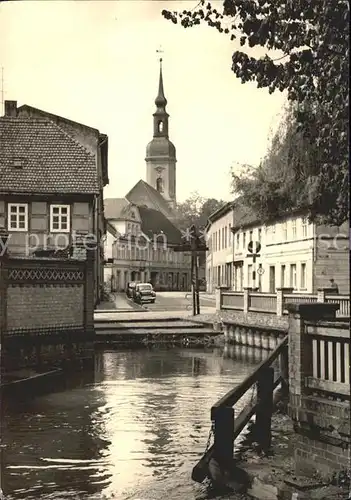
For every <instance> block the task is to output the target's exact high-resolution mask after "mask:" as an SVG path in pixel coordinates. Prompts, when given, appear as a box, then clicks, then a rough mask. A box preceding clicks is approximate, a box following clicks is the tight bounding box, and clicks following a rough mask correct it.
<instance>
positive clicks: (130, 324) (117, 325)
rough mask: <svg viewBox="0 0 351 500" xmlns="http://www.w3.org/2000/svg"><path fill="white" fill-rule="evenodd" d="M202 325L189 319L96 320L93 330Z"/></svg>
mask: <svg viewBox="0 0 351 500" xmlns="http://www.w3.org/2000/svg"><path fill="white" fill-rule="evenodd" d="M201 327H202V325H199V324H196V323H192V322H190V321H182V320H178V321H177V320H173V321H169V320H168V321H159V320H154V321H116V322H110V321H108V322H104V323H102V322H98V323H96V324H95V330H100V329H102V330H105V329H106V328H108V329H113V330H137V329H139V328H143V329H144V330H153V329H154V328H157V329H159V328H162V329H167V330H168V329H170V328H179V329H184V328H186V329H194V328H201Z"/></svg>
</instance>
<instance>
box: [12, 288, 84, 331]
mask: <svg viewBox="0 0 351 500" xmlns="http://www.w3.org/2000/svg"><path fill="white" fill-rule="evenodd" d="M83 301H84V285H83V284H77V285H65V284H63V283H59V284H49V285H41V286H35V285H34V286H33V285H29V286H13V285H10V286H9V287H8V290H7V333H11V331H18V330H21V329H23V328H25V329H26V330H33V329H38V330H42V329H45V328H47V327H49V328H51V327H52V326H53V325H54V326H57V327H65V326H66V327H69V328H71V327H75V328H82V325H83V322H84V304H83Z"/></svg>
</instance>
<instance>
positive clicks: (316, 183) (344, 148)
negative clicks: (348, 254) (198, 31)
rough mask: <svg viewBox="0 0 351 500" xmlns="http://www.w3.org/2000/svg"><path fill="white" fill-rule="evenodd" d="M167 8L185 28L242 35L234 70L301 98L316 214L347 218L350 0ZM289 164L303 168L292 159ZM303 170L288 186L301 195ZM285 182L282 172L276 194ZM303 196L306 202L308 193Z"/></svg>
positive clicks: (253, 0)
mask: <svg viewBox="0 0 351 500" xmlns="http://www.w3.org/2000/svg"><path fill="white" fill-rule="evenodd" d="M163 15H164V17H165V18H166V19H170V20H171V21H172V22H173V23H177V22H178V21H180V23H181V25H182V26H184V27H185V28H187V27H191V26H195V25H198V24H200V23H203V22H205V23H207V24H208V25H209V26H210V27H213V28H215V29H217V30H218V31H219V32H220V33H224V34H226V35H228V36H230V38H231V40H239V41H240V45H241V46H242V47H243V48H244V49H245V52H244V51H242V50H236V51H235V52H234V53H233V56H232V70H233V72H234V74H235V75H236V76H237V77H238V78H240V79H241V81H242V83H246V82H249V81H256V83H257V86H258V87H265V88H268V90H269V92H270V93H272V92H274V91H276V90H279V91H286V92H287V96H288V99H289V100H290V101H291V102H292V103H294V104H295V107H294V124H293V125H292V126H293V127H298V128H297V130H298V132H299V135H298V136H296V139H297V140H300V141H302V143H303V145H304V146H305V144H306V141H307V144H308V145H309V146H310V145H312V149H313V150H314V151H315V152H317V153H318V155H317V156H316V158H315V161H314V163H315V165H314V166H313V168H312V165H311V172H308V171H307V170H306V171H304V174H303V176H302V179H305V176H306V175H307V174H308V175H307V181H306V182H308V185H309V187H310V192H309V196H308V208H309V213H310V218H311V219H312V220H314V219H319V220H321V221H323V222H324V223H330V224H337V225H340V224H341V223H342V222H344V221H345V220H346V219H347V218H348V207H349V205H348V201H349V186H348V184H349V183H348V114H349V101H348V99H349V96H348V94H349V92H348V90H349V89H348V74H349V2H348V1H347V0H333V1H330V0H225V1H224V2H223V9H222V11H221V12H219V11H217V10H216V9H215V8H214V7H213V6H212V5H211V4H210V3H206V2H205V1H204V0H201V1H200V3H199V4H198V6H197V7H195V8H194V9H193V10H192V11H189V10H188V11H187V10H184V11H183V12H181V13H177V12H169V11H163ZM258 46H261V47H264V48H265V49H267V52H269V51H273V52H270V53H271V54H272V53H274V54H275V55H276V54H277V52H278V53H279V57H276V58H275V59H273V58H272V57H270V55H268V53H266V55H265V56H264V57H253V56H251V55H249V54H250V49H251V48H254V47H258ZM300 134H301V135H300ZM293 135H294V134H293ZM291 137H292V135H291ZM309 146H308V150H309ZM310 163H311V162H310ZM298 165H300V163H299V162H298ZM290 166H291V168H292V169H295V168H297V169H299V168H300V167H296V165H295V164H294V163H291V165H290ZM260 168H261V167H260ZM275 172H276V171H275ZM266 174H267V172H266ZM259 175H263V173H262V171H261V172H258V173H257V176H259ZM299 176H300V174H299V173H298V172H296V175H295V176H293V180H294V184H291V185H290V186H289V187H290V188H291V190H296V191H297V192H296V193H295V194H294V195H293V198H294V197H295V198H296V199H295V202H296V203H299V201H298V200H300V198H301V196H300V194H301V193H300V191H301V185H300V184H299V185H297V184H296V182H298V181H299ZM272 177H274V175H273V173H272ZM280 177H281V176H280ZM289 180H290V178H289V177H288V178H287V179H286V181H289ZM299 182H300V181H299ZM284 189H285V191H286V187H285V188H284V186H283V187H282V186H279V185H278V180H277V186H276V189H275V190H274V194H275V193H279V190H281V191H282V192H284ZM257 196H258V195H257ZM267 199H268V198H267ZM302 200H303V202H304V203H305V197H304V196H303V197H302ZM292 201H294V200H291V202H292ZM280 202H282V203H283V205H282V206H284V202H285V198H284V197H283V196H282V197H281V199H280V198H279V197H277V198H276V199H275V200H274V201H272V204H273V205H274V206H277V203H280ZM291 204H292V203H290V205H291ZM298 207H299V205H298V206H297V208H298ZM266 209H267V210H268V209H269V207H266Z"/></svg>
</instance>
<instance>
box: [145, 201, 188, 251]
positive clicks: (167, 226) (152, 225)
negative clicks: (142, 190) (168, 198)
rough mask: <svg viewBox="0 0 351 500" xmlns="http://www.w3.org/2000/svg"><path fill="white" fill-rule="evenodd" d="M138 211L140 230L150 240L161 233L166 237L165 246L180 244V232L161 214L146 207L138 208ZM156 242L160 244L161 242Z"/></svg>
mask: <svg viewBox="0 0 351 500" xmlns="http://www.w3.org/2000/svg"><path fill="white" fill-rule="evenodd" d="M138 209H139V213H140V218H141V230H142V232H143V233H144V234H145V235H146V236H148V237H149V238H151V239H152V238H154V237H157V235H161V234H162V233H163V234H164V235H165V236H166V240H167V245H179V244H181V242H182V235H181V232H180V231H179V229H178V228H177V227H176V226H175V225H174V224H172V222H171V221H170V220H169V219H167V217H166V216H165V215H164V214H163V213H162V212H160V211H159V210H155V209H153V208H149V207H146V206H139V207H138ZM158 241H160V242H161V240H158Z"/></svg>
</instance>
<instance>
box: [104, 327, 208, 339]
mask: <svg viewBox="0 0 351 500" xmlns="http://www.w3.org/2000/svg"><path fill="white" fill-rule="evenodd" d="M95 333H96V337H97V338H99V337H103V336H106V337H120V336H130V337H131V336H138V335H167V336H168V335H169V336H171V335H179V336H185V335H186V336H189V337H193V336H205V335H211V336H215V335H218V332H214V331H213V330H211V329H209V328H192V329H191V330H189V329H181V328H153V329H152V330H150V329H147V328H137V329H135V330H108V329H104V330H96V331H95Z"/></svg>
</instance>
